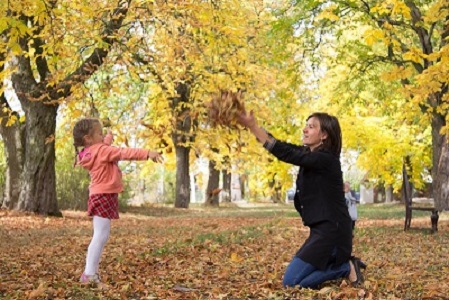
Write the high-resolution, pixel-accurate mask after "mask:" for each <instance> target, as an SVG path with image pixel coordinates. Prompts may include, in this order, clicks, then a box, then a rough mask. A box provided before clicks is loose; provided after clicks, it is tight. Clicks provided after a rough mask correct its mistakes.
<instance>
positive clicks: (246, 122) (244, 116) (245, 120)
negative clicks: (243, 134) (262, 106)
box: [237, 110, 257, 128]
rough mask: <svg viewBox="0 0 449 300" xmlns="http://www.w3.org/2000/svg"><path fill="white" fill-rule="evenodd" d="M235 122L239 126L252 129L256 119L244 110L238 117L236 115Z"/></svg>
mask: <svg viewBox="0 0 449 300" xmlns="http://www.w3.org/2000/svg"><path fill="white" fill-rule="evenodd" d="M237 122H238V123H239V124H240V125H242V126H245V127H247V128H252V127H255V126H256V125H257V122H256V118H255V117H254V112H253V111H250V113H249V114H248V113H247V112H246V110H243V111H242V112H241V113H240V115H238V117H237Z"/></svg>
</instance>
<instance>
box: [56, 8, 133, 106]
mask: <svg viewBox="0 0 449 300" xmlns="http://www.w3.org/2000/svg"><path fill="white" fill-rule="evenodd" d="M130 4H131V0H120V1H119V3H118V5H117V7H116V8H115V9H114V11H113V12H112V14H111V15H110V19H109V21H108V22H107V23H106V24H105V27H104V29H103V32H102V34H101V40H102V41H103V42H104V43H105V44H107V45H108V47H107V48H105V47H97V48H95V49H94V51H93V52H92V54H91V55H90V56H89V57H88V58H87V59H86V60H85V61H84V62H83V63H82V64H81V66H80V67H79V68H78V69H77V70H75V71H74V72H73V73H72V74H70V75H69V76H67V77H66V78H65V79H64V80H63V81H62V82H61V83H59V84H58V85H57V86H56V88H55V89H54V91H53V93H52V94H51V96H50V98H51V100H57V99H60V98H66V97H68V96H69V95H70V94H71V91H70V89H71V87H72V86H73V85H74V84H76V83H81V82H84V81H85V80H86V79H87V78H89V77H90V76H91V75H92V74H93V73H94V72H95V71H96V70H97V69H98V68H99V67H100V66H101V65H102V64H103V62H104V59H105V58H106V56H107V55H108V53H109V51H110V46H111V45H112V44H114V42H115V41H116V40H117V38H116V37H115V34H116V33H117V31H118V30H119V29H120V27H121V26H122V23H123V20H124V19H125V17H126V14H127V13H128V9H129V6H130Z"/></svg>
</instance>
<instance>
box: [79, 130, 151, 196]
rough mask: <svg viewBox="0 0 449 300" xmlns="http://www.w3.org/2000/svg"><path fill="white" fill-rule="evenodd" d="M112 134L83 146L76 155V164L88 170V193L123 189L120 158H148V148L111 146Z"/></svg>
mask: <svg viewBox="0 0 449 300" xmlns="http://www.w3.org/2000/svg"><path fill="white" fill-rule="evenodd" d="M111 144H112V134H107V135H106V136H105V137H104V139H103V143H98V144H95V145H92V146H90V147H87V148H84V149H83V150H82V151H81V152H80V153H79V155H78V162H77V165H79V166H81V167H83V168H84V169H86V170H88V171H89V175H90V186H89V194H90V195H94V194H112V193H120V192H122V191H123V182H122V172H121V171H120V169H119V167H118V161H120V160H148V154H149V150H145V149H139V148H118V147H113V146H111Z"/></svg>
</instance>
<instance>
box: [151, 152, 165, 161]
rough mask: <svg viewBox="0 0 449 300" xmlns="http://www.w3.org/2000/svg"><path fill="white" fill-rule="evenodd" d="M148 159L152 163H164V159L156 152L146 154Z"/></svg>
mask: <svg viewBox="0 0 449 300" xmlns="http://www.w3.org/2000/svg"><path fill="white" fill-rule="evenodd" d="M148 159H151V160H152V161H154V162H156V163H162V162H164V157H163V156H162V154H160V153H159V152H156V151H150V152H148Z"/></svg>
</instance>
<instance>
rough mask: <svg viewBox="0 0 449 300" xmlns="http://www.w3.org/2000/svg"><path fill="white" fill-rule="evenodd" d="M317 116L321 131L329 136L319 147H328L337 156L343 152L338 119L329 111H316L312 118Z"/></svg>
mask: <svg viewBox="0 0 449 300" xmlns="http://www.w3.org/2000/svg"><path fill="white" fill-rule="evenodd" d="M313 117H314V118H316V119H318V121H319V122H320V128H321V131H323V132H325V133H327V138H326V139H324V140H323V144H322V145H320V147H319V148H321V149H327V150H329V151H331V152H332V153H334V154H335V155H337V156H340V153H341V140H342V138H341V129H340V123H338V119H337V118H336V117H334V116H331V115H329V114H327V113H322V112H315V113H313V114H311V115H310V116H309V117H308V118H307V120H309V119H310V118H313Z"/></svg>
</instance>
